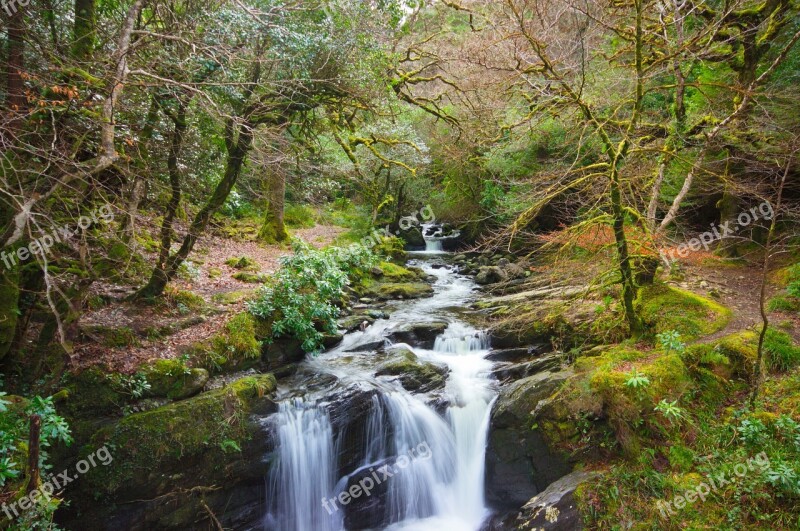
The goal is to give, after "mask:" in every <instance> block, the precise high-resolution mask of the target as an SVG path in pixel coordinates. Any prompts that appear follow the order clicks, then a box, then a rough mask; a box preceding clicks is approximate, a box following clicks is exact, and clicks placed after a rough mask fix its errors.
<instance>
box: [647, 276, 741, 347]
mask: <svg viewBox="0 0 800 531" xmlns="http://www.w3.org/2000/svg"><path fill="white" fill-rule="evenodd" d="M636 309H637V312H638V313H639V315H640V316H641V318H642V320H643V321H644V323H645V324H646V325H647V326H648V327H649V329H650V331H651V332H652V333H653V334H654V335H655V334H660V333H662V332H668V331H671V330H675V331H676V332H678V333H679V334H680V335H681V337H682V338H683V340H691V339H696V338H698V337H702V336H705V335H709V334H713V333H714V332H718V331H720V330H722V329H723V328H725V326H726V325H727V324H728V322H729V321H730V319H731V316H732V313H731V311H730V310H729V309H728V308H725V307H724V306H722V305H720V304H719V303H717V302H714V301H712V300H711V299H706V298H704V297H701V296H699V295H696V294H694V293H690V292H688V291H683V290H680V289H677V288H673V287H670V286H667V285H664V284H659V285H653V286H648V287H646V288H643V289H642V290H641V291H640V292H639V297H638V298H637V300H636Z"/></svg>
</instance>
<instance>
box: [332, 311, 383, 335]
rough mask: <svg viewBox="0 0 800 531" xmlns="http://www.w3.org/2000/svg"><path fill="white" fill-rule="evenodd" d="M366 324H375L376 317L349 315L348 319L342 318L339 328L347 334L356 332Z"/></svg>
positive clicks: (338, 324) (338, 323)
mask: <svg viewBox="0 0 800 531" xmlns="http://www.w3.org/2000/svg"><path fill="white" fill-rule="evenodd" d="M364 322H366V323H367V324H372V323H374V322H375V317H372V316H371V315H366V314H360V313H359V314H356V315H349V316H347V317H342V318H341V319H339V321H338V322H337V326H338V327H339V329H340V330H344V331H345V332H348V333H349V332H355V331H356V330H358V329H360V328H361V325H362V324H363V323H364Z"/></svg>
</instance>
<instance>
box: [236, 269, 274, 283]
mask: <svg viewBox="0 0 800 531" xmlns="http://www.w3.org/2000/svg"><path fill="white" fill-rule="evenodd" d="M233 279H234V280H238V281H239V282H244V283H246V284H264V283H265V282H266V281H267V280H268V279H269V277H268V276H267V275H263V274H261V273H248V272H246V271H239V272H238V273H234V274H233Z"/></svg>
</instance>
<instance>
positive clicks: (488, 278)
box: [475, 266, 508, 286]
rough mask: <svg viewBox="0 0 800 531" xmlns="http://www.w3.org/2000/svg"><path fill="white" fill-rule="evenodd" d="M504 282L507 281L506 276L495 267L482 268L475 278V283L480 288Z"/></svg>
mask: <svg viewBox="0 0 800 531" xmlns="http://www.w3.org/2000/svg"><path fill="white" fill-rule="evenodd" d="M505 280H508V275H507V274H506V272H505V271H503V270H502V269H501V268H499V267H497V266H483V267H481V268H480V269H479V270H478V274H477V276H476V277H475V282H476V283H478V284H480V285H482V286H485V285H488V284H496V283H498V282H503V281H505Z"/></svg>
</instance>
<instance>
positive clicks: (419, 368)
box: [375, 347, 450, 393]
mask: <svg viewBox="0 0 800 531" xmlns="http://www.w3.org/2000/svg"><path fill="white" fill-rule="evenodd" d="M390 352H391V353H392V354H393V355H394V356H393V359H391V360H389V361H387V362H385V363H383V364H381V365H380V366H379V367H378V370H377V371H376V373H375V375H376V376H397V377H398V378H399V380H400V384H401V385H402V386H403V388H404V389H405V390H406V391H411V392H416V393H427V392H429V391H433V390H435V389H442V388H444V385H445V383H446V381H447V375H448V374H449V373H450V369H449V368H447V367H445V366H443V365H436V364H434V363H430V362H427V361H422V360H420V359H419V358H418V357H417V355H416V354H414V353H413V352H412V351H411V350H409V349H408V348H405V347H394V348H393V349H391V350H390Z"/></svg>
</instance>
